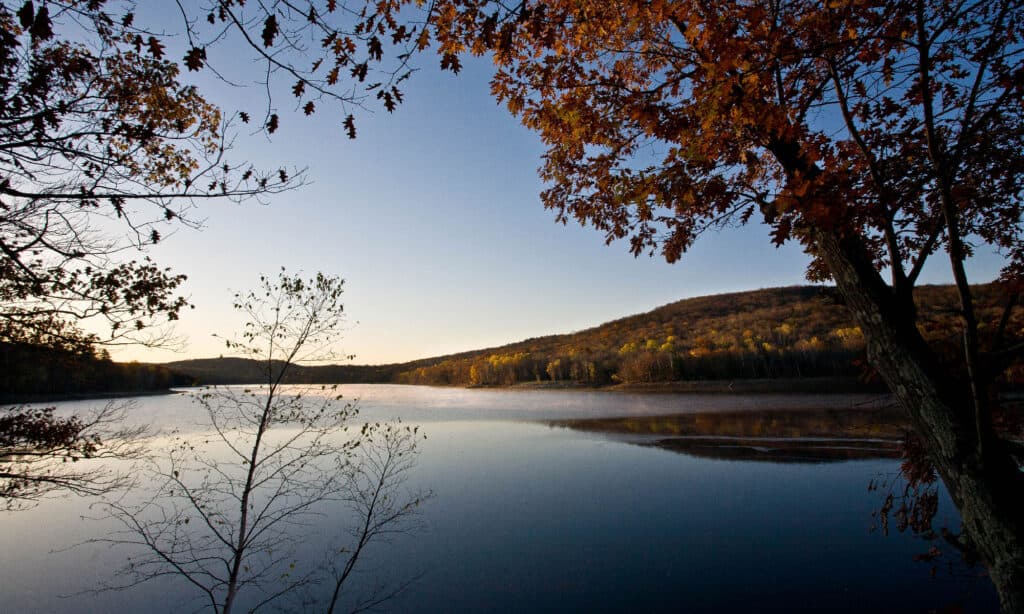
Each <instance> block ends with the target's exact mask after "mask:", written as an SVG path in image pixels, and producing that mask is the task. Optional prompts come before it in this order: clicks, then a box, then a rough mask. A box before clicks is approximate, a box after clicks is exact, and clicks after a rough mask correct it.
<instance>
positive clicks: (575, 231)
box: [112, 56, 998, 364]
mask: <svg viewBox="0 0 1024 614" xmlns="http://www.w3.org/2000/svg"><path fill="white" fill-rule="evenodd" d="M490 75H491V70H490V63H489V61H488V60H486V59H470V60H468V61H467V62H466V63H465V66H464V69H463V71H462V72H461V73H460V74H459V75H452V74H451V73H448V72H445V73H442V72H440V70H439V69H437V67H436V63H435V62H434V59H433V58H432V57H429V56H426V57H424V58H423V60H422V61H421V70H420V71H419V72H417V73H416V74H415V75H414V76H413V78H412V79H411V80H410V81H409V82H407V83H408V87H407V88H406V89H405V91H404V93H405V102H404V104H402V105H401V106H400V107H399V109H398V110H397V111H396V112H395V113H393V114H388V113H386V112H384V111H383V110H380V111H377V112H375V113H373V114H372V115H368V114H366V113H363V114H361V115H359V116H358V118H357V119H358V123H357V128H358V131H359V132H358V138H357V139H356V140H349V139H347V138H346V137H345V133H344V130H343V129H342V126H341V119H340V118H339V117H338V116H337V115H336V114H334V115H332V114H330V113H323V114H317V115H314V116H313V117H312V118H304V117H301V114H300V113H297V112H292V111H293V110H292V109H291V107H290V106H289V105H291V101H288V100H285V99H284V98H281V99H279V106H280V107H281V108H280V110H281V114H282V118H283V120H284V121H283V125H282V128H281V129H280V130H279V131H278V132H277V133H275V134H274V135H273V136H272V138H268V137H266V136H265V135H262V134H258V135H247V134H240V135H238V137H237V140H236V143H235V152H236V155H239V156H244V157H245V158H247V159H250V160H253V161H255V162H257V163H262V164H263V165H266V166H270V167H276V166H278V165H281V164H286V165H290V166H296V167H300V168H302V167H304V168H307V177H308V179H309V180H310V183H309V184H308V185H306V186H304V187H302V188H300V189H297V190H293V191H290V192H286V193H283V194H279V195H276V196H273V197H272V198H271V199H270V201H269V203H267V204H260V203H256V202H252V201H250V202H247V203H243V204H232V203H227V202H211V203H204V204H203V205H202V207H201V208H200V209H199V210H198V211H196V212H194V214H193V217H195V218H197V219H201V220H202V221H203V224H202V228H200V229H190V228H185V227H181V226H178V227H177V229H176V230H175V231H174V232H173V233H171V234H170V235H169V236H166V237H165V238H164V240H162V242H161V243H160V244H158V245H156V246H154V247H153V248H151V249H150V250H149V255H150V256H151V257H153V258H154V259H155V260H156V261H157V262H158V263H159V264H160V265H162V266H169V267H171V268H172V269H174V271H176V272H179V273H184V274H186V275H187V276H188V281H187V282H186V285H185V286H184V293H185V295H186V296H188V297H189V299H190V301H191V303H192V304H193V305H194V306H195V309H193V310H189V311H188V312H186V313H184V314H183V315H182V317H181V319H180V321H179V322H178V323H177V325H176V333H177V335H178V336H179V337H181V338H182V339H183V340H184V341H185V344H184V346H183V347H179V348H178V349H177V351H171V350H167V349H157V350H154V349H147V348H139V347H128V348H121V349H116V350H114V351H112V354H113V356H114V358H115V360H123V361H128V360H138V361H145V362H167V361H174V360H182V359H186V358H205V357H216V356H219V355H228V354H227V353H226V352H225V348H224V345H223V341H221V340H219V339H217V338H215V337H214V335H215V334H216V335H220V336H221V337H223V336H231V334H232V333H234V332H235V331H238V330H239V329H240V328H241V324H242V322H241V320H240V319H239V317H238V316H236V314H235V313H234V312H233V310H232V309H231V296H232V293H233V292H234V291H238V290H246V289H249V288H251V287H253V286H254V285H255V284H256V281H257V280H258V278H259V276H260V274H261V273H273V272H275V271H277V270H279V269H280V268H281V267H286V268H287V269H288V270H289V271H291V272H303V273H307V274H314V273H316V272H318V271H321V272H324V273H327V274H333V275H338V276H341V277H343V278H344V279H345V280H346V282H345V288H346V290H345V307H346V312H347V313H348V325H347V330H346V331H345V333H344V338H343V339H342V340H341V343H340V345H339V348H340V350H341V351H342V352H344V353H346V354H354V355H355V357H354V359H353V361H352V362H353V363H355V364H383V363H390V362H404V361H408V360H413V359H418V358H426V357H430V356H439V355H443V354H449V353H453V352H459V351H466V350H473V349H481V348H486V347H493V346H497V345H502V344H505V343H510V342H514V341H519V340H522V339H525V338H529V337H536V336H542V335H547V334H556V333H567V332H572V331H576V330H582V329H585V328H589V327H592V326H595V325H598V324H601V323H603V322H606V321H609V320H613V319H616V318H620V317H623V316H627V315H632V314H635V313H641V312H645V311H648V310H650V309H653V308H655V307H657V306H660V305H663V304H666V303H669V302H673V301H676V300H679V299H681V298H685V297H692V296H703V295H708V294H718V293H723V292H732V291H740V290H750V289H757V288H766V287H775V286H784V285H793V284H804V283H807V282H806V281H805V280H804V276H803V274H804V268H805V266H806V264H807V262H808V258H807V256H805V255H804V254H803V253H802V252H801V250H800V248H799V246H797V245H795V244H790V245H786V246H783V247H781V248H775V247H773V246H772V245H771V243H770V241H769V239H768V231H767V228H766V227H764V226H762V225H759V224H756V223H754V224H751V225H748V226H746V227H743V228H737V229H726V230H724V231H722V232H718V233H710V234H707V235H706V236H704V237H702V238H701V239H700V240H698V242H697V244H696V245H695V246H694V248H693V249H692V250H691V251H690V252H688V253H687V254H685V255H684V257H683V259H682V260H681V261H680V262H678V263H676V264H672V265H670V264H667V263H665V262H664V261H663V260H661V259H660V258H659V257H657V256H655V257H653V258H649V257H646V256H641V257H640V258H634V257H633V256H632V255H631V254H630V253H629V250H628V245H627V244H626V243H624V242H617V243H613V244H611V245H610V246H609V245H605V242H604V237H603V235H602V233H600V232H598V231H595V230H594V229H593V228H584V227H581V226H579V225H578V224H576V223H574V222H570V223H569V224H568V225H562V224H558V223H556V222H555V215H554V212H552V211H546V210H545V209H544V208H543V206H542V205H541V203H540V198H539V194H540V192H541V190H542V189H543V185H542V183H541V182H540V180H539V179H538V177H537V172H536V170H537V168H538V167H539V166H540V164H541V156H542V154H543V151H544V150H543V146H542V143H541V142H540V139H539V138H538V137H537V135H536V134H534V133H532V132H530V131H528V130H526V129H525V128H523V127H522V126H520V125H519V123H518V121H517V120H516V119H515V118H514V117H513V116H511V115H510V114H509V113H508V112H507V110H506V109H505V108H504V107H503V106H499V105H498V104H497V103H496V101H495V100H494V99H493V98H492V97H491V95H490V92H489V89H488V79H489V78H490ZM216 87H220V88H221V91H220V93H219V94H220V97H219V98H218V97H216V96H215V97H214V98H215V99H216V100H218V102H223V103H224V104H225V107H227V106H230V105H233V104H238V105H240V106H241V108H243V109H245V108H246V105H249V106H252V109H251V112H252V113H253V114H254V115H258V114H259V112H260V107H259V106H258V105H259V101H261V100H262V99H261V98H260V94H259V93H258V92H257V93H255V94H254V93H253V92H252V90H251V89H248V90H247V89H240V90H239V89H227V90H225V89H224V88H223V87H222V86H211V88H214V89H215V88H216ZM253 101H257V102H253ZM997 268H998V264H997V260H996V259H994V258H985V257H982V258H977V259H975V261H974V262H972V263H971V267H970V269H969V270H970V273H971V275H972V279H974V280H988V279H991V278H992V277H994V276H995V273H996V270H997ZM948 278H949V276H948V275H947V274H946V272H945V269H943V268H942V267H941V266H938V265H933V266H932V267H931V268H930V269H928V270H926V272H925V274H924V275H923V278H922V282H923V283H945V282H946V281H948Z"/></svg>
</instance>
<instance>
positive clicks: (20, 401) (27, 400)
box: [0, 388, 179, 407]
mask: <svg viewBox="0 0 1024 614" xmlns="http://www.w3.org/2000/svg"><path fill="white" fill-rule="evenodd" d="M166 394H179V393H178V392H177V391H175V390H173V389H171V388H167V389H164V390H135V391H120V392H63V393H61V392H56V393H53V394H30V395H24V396H11V397H0V406H4V407H15V406H19V405H38V404H41V403H60V402H65V401H100V400H104V399H126V398H131V397H156V396H163V395H166Z"/></svg>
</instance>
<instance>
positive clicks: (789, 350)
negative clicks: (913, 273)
mask: <svg viewBox="0 0 1024 614" xmlns="http://www.w3.org/2000/svg"><path fill="white" fill-rule="evenodd" d="M916 293H917V297H918V301H919V304H920V305H921V315H920V321H921V324H920V326H921V330H922V331H923V332H924V334H925V336H926V338H927V339H928V340H929V342H930V343H932V344H933V345H935V346H936V347H938V348H940V349H944V348H952V347H954V345H955V343H956V339H957V334H958V333H957V332H956V331H957V326H956V317H957V316H956V308H955V306H956V297H955V294H954V292H953V289H952V288H951V287H948V286H922V287H920V288H918V289H917V290H916ZM977 295H978V296H977V300H978V305H979V308H978V314H979V318H980V319H981V321H982V322H985V323H990V326H989V327H990V328H991V327H992V326H991V324H993V323H995V322H997V321H998V319H999V316H1000V315H1001V308H1000V305H999V300H998V299H999V297H998V296H997V292H996V290H995V288H992V287H989V286H981V287H979V288H978V289H977ZM1022 325H1024V319H1022V318H1021V317H1020V316H1017V317H1015V318H1014V320H1013V321H1012V322H1011V326H1010V327H1009V330H1011V331H1014V330H1018V331H1019V330H1021V328H1022ZM983 330H984V328H983ZM166 366H167V367H169V368H171V369H173V370H175V371H177V372H180V373H184V374H187V375H190V376H192V377H195V378H196V379H198V380H200V381H202V382H205V383H253V382H256V381H259V370H258V365H257V364H255V363H252V362H251V361H246V360H243V359H238V358H221V359H206V360H191V361H180V362H176V363H168V364H167V365H166ZM809 377H838V378H859V379H861V380H870V379H871V378H872V377H873V372H872V371H871V369H870V368H869V367H868V366H867V365H866V362H865V360H864V339H863V336H862V335H861V332H860V329H858V328H857V327H856V326H854V325H853V324H852V322H851V321H850V317H849V314H848V313H847V311H846V308H845V307H844V306H843V305H842V301H841V299H840V297H839V296H838V294H837V293H836V291H835V290H834V289H833V288H829V287H817V286H798V287H787V288H771V289H764V290H754V291H748V292H738V293H732V294H720V295H714V296H703V297H698V298H690V299H683V300H680V301H676V302H674V303H670V304H668V305H664V306H661V307H658V308H657V309H654V310H652V311H650V312H647V313H643V314H638V315H633V316H629V317H625V318H621V319H618V320H614V321H611V322H607V323H605V324H602V325H600V326H596V327H593V328H589V329H586V330H582V331H578V332H574V333H568V334H562V335H551V336H546V337H537V338H532V339H526V340H524V341H520V342H517V343H511V344H508V345H504V346H500V347H495V348H487V349H482V350H474V351H469V352H462V353H459V354H451V355H447V356H439V357H435V358H428V359H422V360H417V361H412V362H408V363H403V364H394V365H380V366H341V365H334V366H325V367H302V368H300V369H298V370H296V372H295V374H294V377H293V378H292V379H291V381H293V382H317V383H327V382H337V383H346V382H387V381H392V382H398V383H409V384H431V385H456V386H507V385H513V384H518V383H526V382H534V383H542V384H545V383H546V384H571V385H588V386H603V385H609V384H618V383H627V384H647V383H656V382H669V381H693V380H736V379H743V380H745V379H775V378H809Z"/></svg>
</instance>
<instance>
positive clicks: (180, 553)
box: [95, 272, 428, 613]
mask: <svg viewBox="0 0 1024 614" xmlns="http://www.w3.org/2000/svg"><path fill="white" fill-rule="evenodd" d="M341 292H342V281H341V280H340V279H338V278H335V277H327V276H324V275H317V276H315V277H313V278H310V279H303V278H302V277H300V276H289V275H286V274H285V273H284V272H282V273H281V274H280V275H279V276H278V278H277V279H266V278H264V279H263V280H261V284H260V286H259V288H257V290H255V291H253V292H250V293H247V294H244V295H237V296H236V302H235V308H236V309H237V310H238V311H239V312H240V313H241V314H242V315H244V316H245V317H246V323H245V328H244V329H243V332H242V334H241V337H240V338H239V339H238V340H232V341H228V343H227V344H228V346H229V347H230V348H231V349H232V350H234V351H237V352H239V353H241V354H243V355H245V356H248V357H250V358H253V359H256V360H259V361H260V362H261V363H262V365H263V371H264V377H263V384H261V385H260V386H257V387H252V388H231V387H228V388H211V389H207V390H204V391H202V392H200V393H197V395H196V398H195V400H196V402H197V403H198V404H199V405H200V406H201V407H202V410H203V412H202V413H203V415H204V417H205V418H206V422H205V424H202V425H201V430H200V431H199V432H198V433H192V434H188V435H177V436H174V437H172V438H171V441H170V443H169V446H168V448H167V450H166V451H165V452H166V453H161V452H154V453H153V454H152V456H151V459H150V462H147V464H146V465H145V467H144V468H143V469H141V474H140V475H141V476H143V479H140V480H139V484H140V487H139V489H137V490H136V491H135V492H130V493H129V494H128V495H127V496H126V497H123V498H121V499H119V500H111V501H109V502H107V503H104V504H103V505H102V507H103V508H104V509H106V510H108V511H109V513H110V516H111V517H112V518H113V519H115V520H116V521H118V522H119V523H120V525H121V530H119V531H118V532H116V533H114V534H113V535H111V536H109V537H107V538H103V539H99V540H95V541H98V542H103V543H112V544H118V545H122V546H126V547H129V548H130V550H129V552H128V554H129V563H128V565H127V566H126V567H125V569H123V570H122V572H121V573H120V574H118V577H117V579H116V580H114V586H113V587H112V588H122V589H123V588H129V587H131V586H134V585H137V584H140V583H143V582H147V581H150V580H153V579H155V578H160V577H164V576H167V575H173V576H180V577H181V578H183V579H184V580H186V581H187V582H188V583H189V584H190V585H191V586H193V587H194V588H195V589H197V590H198V591H199V593H200V594H201V595H202V597H203V600H204V601H205V602H206V604H207V606H209V608H211V609H212V610H213V611H215V612H223V613H228V612H231V611H234V610H235V609H236V608H237V607H241V605H240V604H241V603H244V604H245V607H246V608H247V610H248V611H253V610H256V609H258V608H260V607H263V606H265V605H267V604H269V603H271V602H273V601H275V600H278V599H280V598H282V597H284V596H286V595H289V594H291V593H293V592H295V591H296V590H297V589H300V588H306V589H309V590H308V591H307V592H310V593H311V594H313V595H320V596H322V595H323V594H329V595H330V596H329V597H327V598H322V599H317V602H318V603H320V604H322V605H323V608H324V609H325V610H328V611H333V610H334V609H335V607H339V608H340V606H339V605H338V604H339V603H340V601H339V600H340V599H341V598H342V588H343V587H344V586H345V585H346V582H347V581H348V580H349V579H350V577H351V573H352V570H353V569H354V568H355V566H356V564H357V562H358V561H359V559H360V557H361V556H362V555H363V554H364V553H365V551H366V549H367V547H368V546H369V545H370V544H371V543H372V542H376V541H380V540H381V539H383V538H386V537H387V536H389V535H392V534H394V533H397V532H403V531H407V530H408V529H409V528H410V526H411V525H410V522H411V521H413V520H414V519H415V517H416V514H417V509H418V507H419V504H420V503H421V502H422V501H423V499H424V498H425V497H426V496H428V495H427V494H426V493H423V492H415V493H414V492H411V491H408V490H406V489H405V487H404V481H405V479H406V477H407V474H408V473H409V471H411V469H412V468H413V465H414V459H415V454H416V441H417V437H418V428H411V427H406V426H403V425H401V424H365V425H362V426H361V427H352V428H351V430H350V426H351V423H352V422H353V419H354V417H355V416H356V413H357V412H356V409H355V406H354V405H353V404H351V403H340V401H341V397H340V395H339V394H338V393H337V391H336V390H335V388H336V387H333V386H330V387H327V386H288V385H287V382H288V375H289V373H290V372H291V370H292V368H293V367H294V366H296V365H297V364H299V363H300V362H308V361H313V362H316V361H322V360H326V359H331V358H335V357H336V356H335V355H334V354H333V352H332V351H331V350H332V349H333V348H332V346H333V345H334V343H335V341H336V335H337V334H338V333H339V332H340V329H341V326H342V324H343V321H344V320H343V309H342V304H341ZM145 484H149V485H151V488H149V487H146V486H144V485H145ZM140 495H143V496H142V499H141V501H138V498H139V496H140ZM346 509H348V510H350V511H351V512H353V513H352V514H349V515H350V516H353V517H354V520H353V522H354V524H353V527H354V528H353V530H352V536H353V541H352V543H351V544H348V545H342V544H329V543H324V542H325V541H329V540H325V539H324V537H325V536H324V535H317V536H313V535H308V533H309V531H308V526H306V525H307V524H308V523H310V522H311V521H312V519H313V518H316V517H318V516H324V517H330V518H331V519H332V520H334V519H336V518H340V519H345V518H346V516H345V514H344V512H345V510H346ZM350 520H351V519H350ZM314 537H315V538H316V543H315V544H313V545H314V546H321V547H323V548H325V549H327V550H328V552H326V553H325V554H326V555H327V557H328V558H327V561H326V565H325V566H324V567H323V568H321V567H320V566H319V565H318V563H319V561H311V560H309V556H308V554H306V555H303V553H302V551H301V549H300V548H299V546H300V545H303V544H304V545H306V546H309V545H310V541H312V539H313V538H314ZM313 550H314V551H315V550H316V548H315V547H314V548H313ZM313 585H315V586H316V587H319V590H318V591H314V590H313ZM400 586H401V585H400ZM400 586H399V587H400ZM393 594H394V591H393V590H386V589H385V590H382V591H380V592H375V593H373V594H371V595H369V596H366V597H364V598H363V600H361V601H357V602H355V605H354V606H353V607H355V608H357V609H358V608H359V607H361V606H366V605H372V604H375V603H378V602H379V601H381V600H383V599H386V598H387V597H388V596H390V595H393Z"/></svg>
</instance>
